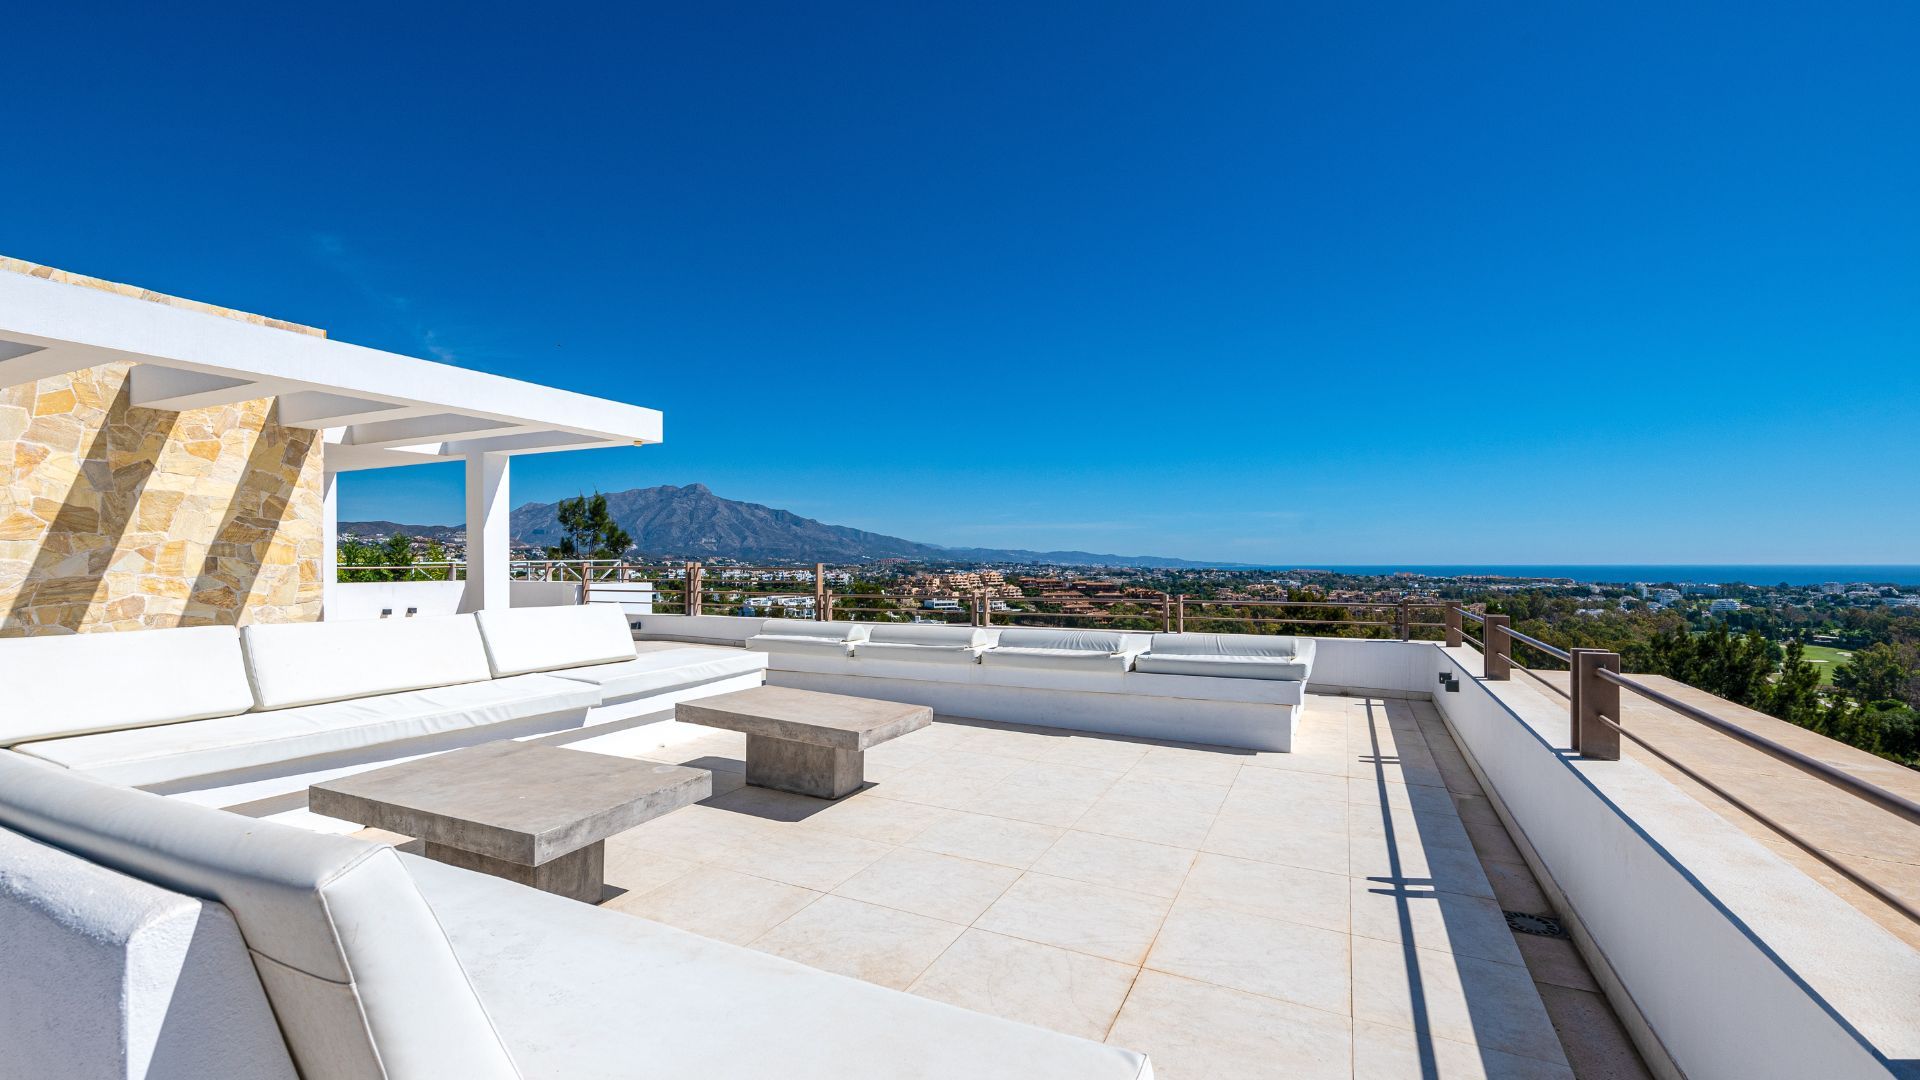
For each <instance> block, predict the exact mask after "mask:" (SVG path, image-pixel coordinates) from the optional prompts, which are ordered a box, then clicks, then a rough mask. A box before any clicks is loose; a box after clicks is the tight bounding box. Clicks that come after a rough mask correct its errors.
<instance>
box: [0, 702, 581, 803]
mask: <svg viewBox="0 0 1920 1080" xmlns="http://www.w3.org/2000/svg"><path fill="white" fill-rule="evenodd" d="M599 702H600V691H599V689H598V688H596V687H594V686H592V685H590V684H588V683H584V682H575V681H570V680H567V679H562V678H558V677H556V676H553V675H515V676H513V677H512V678H507V679H494V680H491V681H488V682H483V683H463V684H460V685H457V686H437V687H432V688H429V689H426V690H411V691H408V692H406V693H402V694H382V695H380V696H378V697H367V698H355V699H354V700H352V701H333V702H327V703H325V704H321V705H306V706H302V707H299V708H293V709H276V710H274V711H272V712H263V713H248V714H244V715H241V716H226V717H219V718H217V719H212V720H197V721H193V722H191V723H186V724H169V725H167V726H165V727H149V728H136V729H133V730H130V731H105V732H100V733H98V734H95V735H79V736H75V737H73V738H68V739H53V740H49V741H46V742H35V743H25V744H22V745H20V746H17V747H15V748H14V749H15V750H16V751H18V752H19V753H22V754H26V755H29V756H31V757H36V758H39V759H41V760H42V761H48V762H52V763H53V764H56V765H62V766H65V767H66V768H69V769H73V770H75V771H77V772H82V773H85V774H87V775H89V776H92V777H94V778H96V779H100V780H109V781H112V782H114V783H117V784H128V785H133V786H140V785H147V784H162V783H167V782H169V781H173V780H180V779H185V778H187V777H195V776H212V775H215V774H218V773H225V772H232V771H234V770H236V769H245V768H252V767H256V766H261V765H272V764H278V763H280V762H284V761H298V760H300V759H302V758H310V757H314V756H317V755H321V754H337V753H340V752H342V751H348V750H358V749H361V748H363V747H369V746H379V745H384V744H387V743H393V742H399V741H401V740H404V739H415V738H419V737H421V736H424V735H437V734H440V733H442V732H447V731H458V730H461V729H463V728H472V727H482V726H485V725H488V724H499V723H505V722H507V721H509V720H523V719H527V718H529V717H534V716H548V715H553V714H555V713H560V712H568V711H579V712H582V713H584V712H585V710H587V709H588V708H590V707H592V706H594V705H597V704H599ZM397 753H398V751H396V754H397Z"/></svg>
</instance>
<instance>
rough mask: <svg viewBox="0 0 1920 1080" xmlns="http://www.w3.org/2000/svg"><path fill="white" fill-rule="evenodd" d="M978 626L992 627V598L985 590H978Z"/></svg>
mask: <svg viewBox="0 0 1920 1080" xmlns="http://www.w3.org/2000/svg"><path fill="white" fill-rule="evenodd" d="M980 625H981V626H992V625H993V596H992V594H990V593H988V592H987V590H985V589H981V590H980Z"/></svg>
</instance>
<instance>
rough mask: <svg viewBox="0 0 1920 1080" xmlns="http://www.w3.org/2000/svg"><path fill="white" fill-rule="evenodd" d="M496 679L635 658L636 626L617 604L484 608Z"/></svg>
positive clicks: (484, 632) (485, 634)
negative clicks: (634, 630) (630, 626)
mask: <svg viewBox="0 0 1920 1080" xmlns="http://www.w3.org/2000/svg"><path fill="white" fill-rule="evenodd" d="M478 622H479V623H480V637H481V639H482V640H483V641H485V643H486V647H487V664H488V665H489V666H490V667H491V668H492V670H493V677H494V678H496V679H499V678H505V677H506V676H508V675H525V674H527V673H528V672H532V671H556V670H559V669H560V668H570V667H585V666H587V665H589V664H611V663H615V662H617V661H620V660H631V659H633V656H634V651H633V631H632V630H630V629H628V627H627V616H626V613H625V612H623V611H621V610H620V608H619V606H618V605H616V604H575V605H572V606H570V607H537V608H491V609H488V610H486V611H482V612H479V613H478Z"/></svg>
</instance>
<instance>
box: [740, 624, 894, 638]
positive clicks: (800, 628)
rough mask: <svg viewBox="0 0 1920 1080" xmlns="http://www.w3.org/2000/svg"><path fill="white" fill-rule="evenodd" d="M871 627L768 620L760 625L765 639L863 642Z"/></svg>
mask: <svg viewBox="0 0 1920 1080" xmlns="http://www.w3.org/2000/svg"><path fill="white" fill-rule="evenodd" d="M871 630H872V627H869V626H867V625H865V624H864V623H851V622H814V621H813V620H811V619H768V620H767V621H766V622H763V623H761V624H760V633H762V634H764V635H766V636H767V637H800V638H819V639H821V640H823V641H865V640H867V634H868V633H869V632H870V631H871Z"/></svg>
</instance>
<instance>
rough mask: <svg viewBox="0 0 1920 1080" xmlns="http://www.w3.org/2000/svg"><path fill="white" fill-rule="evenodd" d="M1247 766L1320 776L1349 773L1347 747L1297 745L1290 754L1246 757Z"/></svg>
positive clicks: (1245, 763)
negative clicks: (1305, 746)
mask: <svg viewBox="0 0 1920 1080" xmlns="http://www.w3.org/2000/svg"><path fill="white" fill-rule="evenodd" d="M1243 764H1244V765H1245V767H1247V768H1257V769H1274V770H1277V771H1280V772H1300V773H1313V774H1315V775H1319V776H1345V775H1347V751H1346V748H1345V747H1329V748H1318V747H1316V748H1314V749H1306V748H1304V747H1296V748H1295V749H1294V751H1293V752H1292V753H1288V754H1259V755H1256V756H1255V757H1252V758H1248V759H1246V760H1245V761H1244V762H1243Z"/></svg>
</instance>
